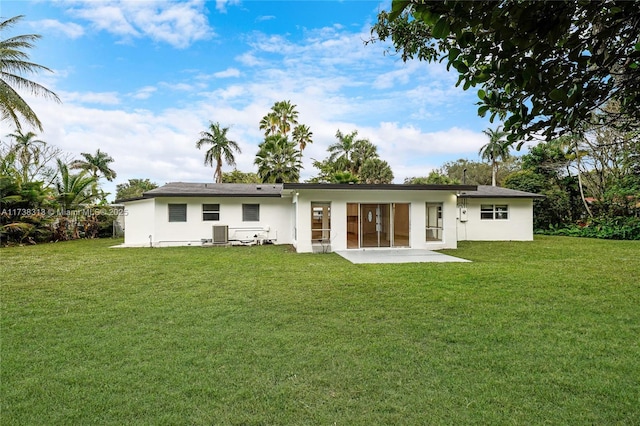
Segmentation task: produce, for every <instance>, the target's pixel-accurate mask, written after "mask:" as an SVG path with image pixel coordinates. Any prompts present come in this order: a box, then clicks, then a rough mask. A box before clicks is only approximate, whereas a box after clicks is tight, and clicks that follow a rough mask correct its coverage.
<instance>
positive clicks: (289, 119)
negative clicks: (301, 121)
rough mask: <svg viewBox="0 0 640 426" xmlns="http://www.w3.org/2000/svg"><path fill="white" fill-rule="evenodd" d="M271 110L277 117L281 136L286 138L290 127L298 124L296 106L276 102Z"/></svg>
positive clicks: (287, 102)
mask: <svg viewBox="0 0 640 426" xmlns="http://www.w3.org/2000/svg"><path fill="white" fill-rule="evenodd" d="M271 109H272V110H273V112H275V113H276V115H277V116H278V120H279V123H278V127H279V129H280V133H281V134H282V135H283V136H287V133H289V131H290V130H291V126H292V125H294V126H295V125H297V124H298V111H296V105H292V104H291V101H280V102H276V103H275V104H274V105H273V107H272V108H271Z"/></svg>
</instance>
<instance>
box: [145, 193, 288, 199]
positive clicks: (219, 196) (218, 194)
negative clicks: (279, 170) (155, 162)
mask: <svg viewBox="0 0 640 426" xmlns="http://www.w3.org/2000/svg"><path fill="white" fill-rule="evenodd" d="M142 197H143V198H145V199H150V198H161V197H162V198H166V197H173V198H177V197H179V198H185V197H200V198H280V197H281V194H280V193H277V194H238V193H235V194H227V193H222V192H219V193H215V194H214V193H211V194H194V193H184V192H175V193H171V192H168V193H162V194H146V193H145V194H143V196H142Z"/></svg>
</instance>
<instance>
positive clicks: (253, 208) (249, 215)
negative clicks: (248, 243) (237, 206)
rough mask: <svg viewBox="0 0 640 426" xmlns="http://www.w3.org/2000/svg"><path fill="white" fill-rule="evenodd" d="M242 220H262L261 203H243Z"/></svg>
mask: <svg viewBox="0 0 640 426" xmlns="http://www.w3.org/2000/svg"><path fill="white" fill-rule="evenodd" d="M242 221H243V222H259V221H260V204H243V205H242Z"/></svg>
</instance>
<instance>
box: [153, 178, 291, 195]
mask: <svg viewBox="0 0 640 426" xmlns="http://www.w3.org/2000/svg"><path fill="white" fill-rule="evenodd" d="M281 193H282V184H274V183H260V184H255V183H190V182H170V183H167V184H166V185H164V186H161V187H160V188H156V189H152V190H151V191H147V192H145V193H144V194H143V195H142V197H143V198H155V197H207V196H209V197H280V194H281Z"/></svg>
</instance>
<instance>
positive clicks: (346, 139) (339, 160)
mask: <svg viewBox="0 0 640 426" xmlns="http://www.w3.org/2000/svg"><path fill="white" fill-rule="evenodd" d="M357 135H358V131H357V130H354V131H353V132H351V133H349V134H348V135H345V134H343V133H342V132H341V131H340V130H339V129H338V131H337V132H336V138H337V139H338V142H336V143H334V144H332V145H329V148H327V151H329V154H330V155H329V161H330V162H332V163H335V164H336V169H342V170H344V171H348V172H351V173H353V174H356V171H357V170H355V165H354V164H353V160H352V156H353V150H354V149H355V143H356V136H357Z"/></svg>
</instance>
